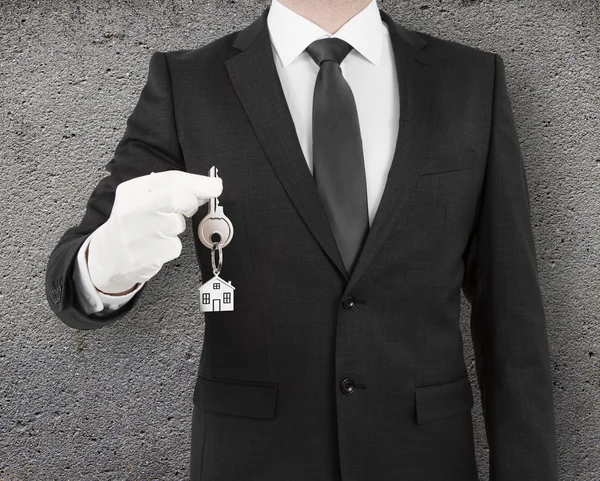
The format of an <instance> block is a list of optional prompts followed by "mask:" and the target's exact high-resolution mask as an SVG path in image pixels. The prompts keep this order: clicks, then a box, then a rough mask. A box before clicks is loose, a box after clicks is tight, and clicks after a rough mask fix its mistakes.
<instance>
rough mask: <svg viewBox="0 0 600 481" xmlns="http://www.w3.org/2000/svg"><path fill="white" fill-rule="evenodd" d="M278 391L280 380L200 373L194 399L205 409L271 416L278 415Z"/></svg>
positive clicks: (235, 414)
mask: <svg viewBox="0 0 600 481" xmlns="http://www.w3.org/2000/svg"><path fill="white" fill-rule="evenodd" d="M277 391H278V384H277V383H276V382H265V381H243V380H237V379H236V380H233V379H211V378H208V377H207V376H204V375H198V378H197V380H196V386H195V387H194V396H193V401H194V405H196V406H197V407H198V408H200V409H203V410H204V411H210V412H213V413H220V414H230V415H233V416H243V417H248V418H261V419H271V418H273V417H274V416H275V401H276V399H277Z"/></svg>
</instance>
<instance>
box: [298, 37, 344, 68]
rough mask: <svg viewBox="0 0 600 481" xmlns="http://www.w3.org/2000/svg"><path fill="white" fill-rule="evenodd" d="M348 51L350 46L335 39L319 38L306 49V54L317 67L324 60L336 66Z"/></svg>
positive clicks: (339, 39)
mask: <svg viewBox="0 0 600 481" xmlns="http://www.w3.org/2000/svg"><path fill="white" fill-rule="evenodd" d="M350 50H352V45H350V44H349V43H348V42H346V41H344V40H342V39H341V38H336V37H329V38H321V39H319V40H315V41H314V42H312V43H311V44H310V45H309V46H308V47H306V51H307V52H308V54H309V55H310V56H311V57H312V59H313V60H314V61H315V62H316V63H317V65H319V66H320V65H321V62H323V61H324V60H333V61H334V62H336V63H337V64H338V65H339V64H341V63H342V61H343V60H344V59H345V58H346V55H348V54H349V53H350Z"/></svg>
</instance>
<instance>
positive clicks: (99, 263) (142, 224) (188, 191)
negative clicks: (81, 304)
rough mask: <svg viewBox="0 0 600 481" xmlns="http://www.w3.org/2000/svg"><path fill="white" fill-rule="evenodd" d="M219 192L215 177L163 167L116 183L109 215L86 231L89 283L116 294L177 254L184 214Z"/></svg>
mask: <svg viewBox="0 0 600 481" xmlns="http://www.w3.org/2000/svg"><path fill="white" fill-rule="evenodd" d="M222 191H223V182H222V180H221V178H220V177H208V176H205V175H199V174H191V173H188V172H182V171H179V170H169V171H165V172H159V173H154V172H152V173H151V174H148V175H143V176H140V177H135V178H133V179H131V180H128V181H125V182H122V183H121V184H119V185H118V186H117V189H116V191H115V201H114V204H113V208H112V212H111V214H110V217H109V219H108V220H107V221H106V222H105V223H104V224H102V225H101V226H100V227H98V228H97V229H96V230H95V231H94V232H93V233H92V234H91V239H90V244H89V251H88V269H89V272H90V277H91V280H92V282H93V284H94V286H95V287H96V288H97V289H98V290H100V291H102V292H105V293H107V294H116V293H122V292H125V291H127V290H129V289H131V288H132V287H133V286H135V285H136V284H137V283H138V282H146V281H147V280H148V279H150V278H151V277H152V276H154V275H155V274H156V273H157V272H158V271H159V270H160V269H161V267H162V266H163V264H164V263H165V262H168V261H170V260H172V259H175V258H177V257H179V255H180V254H181V249H182V244H181V240H180V239H179V237H177V236H178V235H179V234H181V233H182V232H183V231H185V226H186V222H185V218H184V217H183V216H184V215H185V216H187V217H191V216H192V215H194V214H195V213H196V211H197V210H198V207H200V206H201V205H203V204H205V203H206V202H207V201H208V200H209V198H211V197H218V196H219V195H221V192H222Z"/></svg>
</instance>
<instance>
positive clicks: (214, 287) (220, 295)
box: [198, 275, 235, 312]
mask: <svg viewBox="0 0 600 481" xmlns="http://www.w3.org/2000/svg"><path fill="white" fill-rule="evenodd" d="M198 290H199V291H200V311H201V312H218V311H233V291H234V290H235V287H233V286H232V285H231V284H230V283H229V282H227V281H225V280H223V279H221V278H220V277H219V276H218V275H215V276H214V277H213V278H212V279H209V280H208V281H207V282H205V283H203V284H202V285H201V286H200V287H199V288H198Z"/></svg>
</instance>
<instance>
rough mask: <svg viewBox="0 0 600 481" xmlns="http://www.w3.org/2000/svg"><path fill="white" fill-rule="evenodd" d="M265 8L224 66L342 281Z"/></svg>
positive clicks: (339, 261)
mask: <svg viewBox="0 0 600 481" xmlns="http://www.w3.org/2000/svg"><path fill="white" fill-rule="evenodd" d="M268 10H269V7H267V8H266V9H265V10H264V11H263V13H262V15H261V16H260V17H259V18H258V19H257V20H255V21H254V22H253V23H252V24H250V25H249V26H248V27H246V28H245V29H244V30H242V31H240V33H239V34H238V36H237V38H236V40H235V43H234V44H233V46H234V47H236V48H238V49H240V50H243V52H241V53H239V54H237V55H235V56H234V57H232V58H230V59H229V60H227V61H226V62H225V66H226V67H227V71H228V73H229V77H230V79H231V83H232V84H233V87H234V89H235V91H236V93H237V95H238V97H239V99H240V101H241V103H242V105H243V107H244V109H245V111H246V114H247V115H248V117H249V119H250V122H251V123H252V126H253V128H254V131H255V132H256V135H257V137H258V139H259V140H260V142H261V144H262V147H263V149H264V151H265V152H266V154H267V157H268V158H269V161H270V162H271V164H272V166H273V169H274V170H275V173H276V175H277V177H278V179H279V181H280V182H281V183H282V184H283V187H284V188H285V190H286V191H287V193H288V195H289V197H290V200H291V201H292V202H293V204H294V206H295V207H296V209H297V210H298V213H299V214H300V215H301V216H302V219H303V220H304V222H305V223H306V225H307V226H308V228H309V229H310V231H311V232H312V234H313V235H314V237H315V238H316V239H317V241H318V242H319V244H320V245H321V247H322V248H323V250H324V251H325V252H326V253H327V255H328V256H329V258H330V259H331V261H332V262H333V263H334V264H335V266H336V267H337V269H338V270H339V271H340V273H341V274H342V275H343V276H344V278H345V279H348V274H347V273H346V269H345V267H344V263H343V261H342V257H341V255H340V253H339V251H338V248H337V244H336V242H335V238H334V236H333V233H332V232H331V228H330V226H329V222H328V220H327V217H326V214H325V210H324V209H323V205H322V204H321V200H320V198H319V195H318V192H317V188H316V185H315V182H314V180H313V176H312V174H311V172H310V169H309V168H308V165H307V163H306V159H305V157H304V153H303V152H302V148H301V147H300V142H299V140H298V136H297V134H296V128H295V126H294V122H293V119H292V116H291V114H290V111H289V107H288V105H287V101H286V99H285V94H284V92H283V87H282V86H281V81H280V80H279V74H278V73H277V67H276V66H275V61H274V58H273V51H272V48H271V40H270V38H269V33H268V28H267V13H268Z"/></svg>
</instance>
